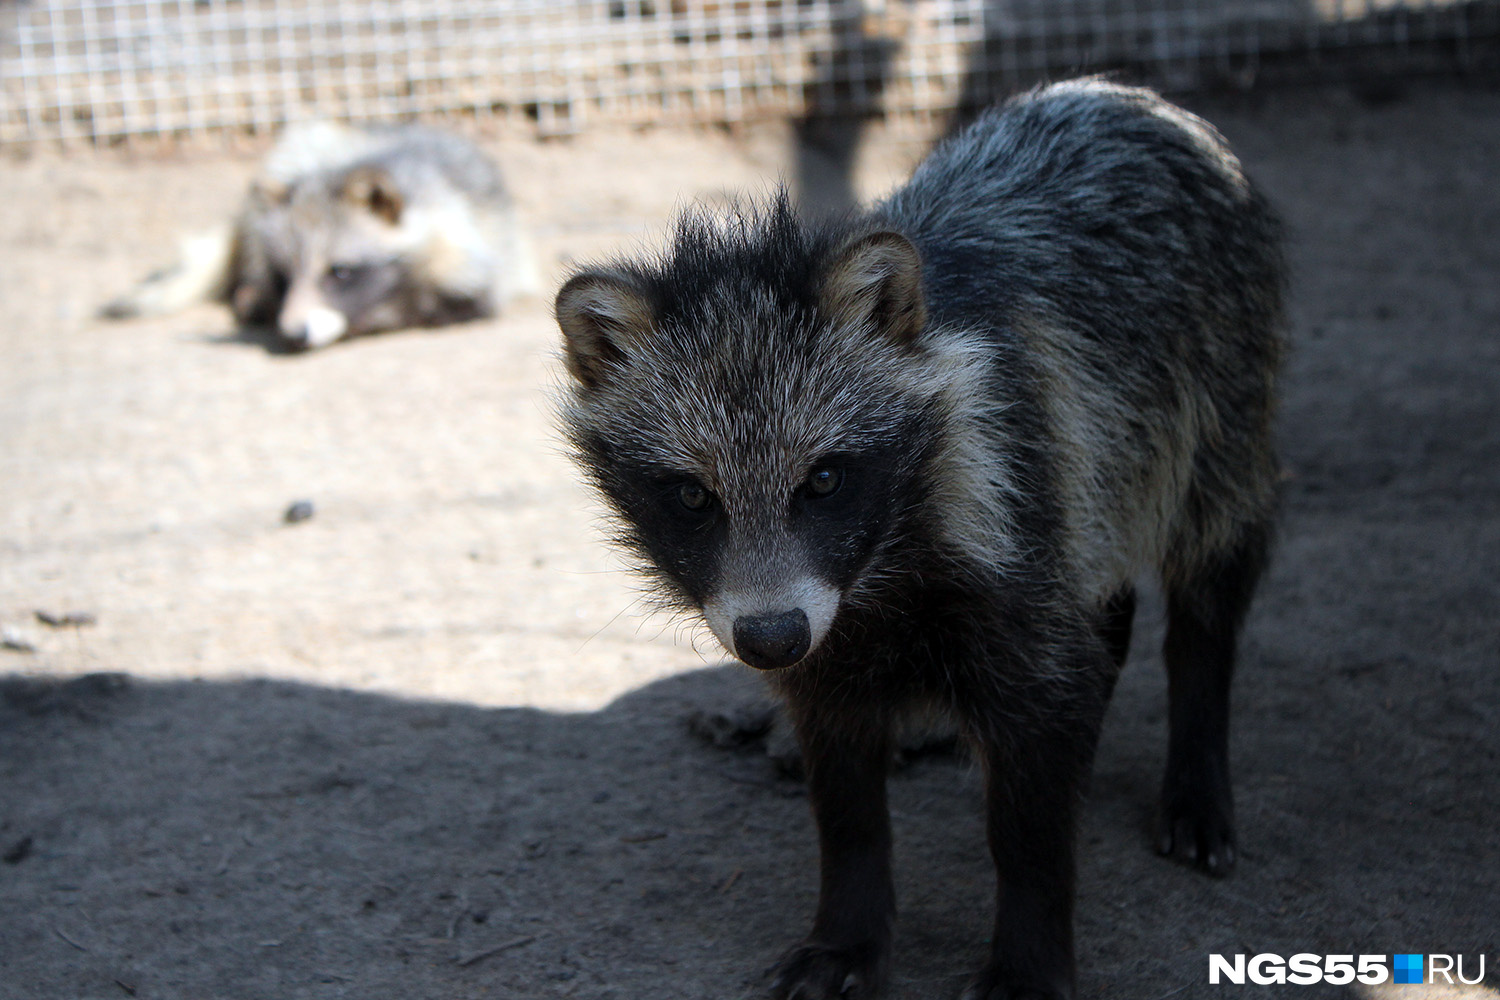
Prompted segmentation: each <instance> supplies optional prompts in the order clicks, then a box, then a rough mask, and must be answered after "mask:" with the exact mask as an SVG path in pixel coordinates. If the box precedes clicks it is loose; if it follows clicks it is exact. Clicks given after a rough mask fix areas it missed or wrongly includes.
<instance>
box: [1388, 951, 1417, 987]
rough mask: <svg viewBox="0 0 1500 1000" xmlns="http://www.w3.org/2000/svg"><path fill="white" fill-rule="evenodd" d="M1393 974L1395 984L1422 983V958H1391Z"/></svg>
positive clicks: (1409, 956)
mask: <svg viewBox="0 0 1500 1000" xmlns="http://www.w3.org/2000/svg"><path fill="white" fill-rule="evenodd" d="M1391 973H1392V975H1391V982H1393V983H1420V982H1421V981H1422V956H1421V955H1393V956H1391Z"/></svg>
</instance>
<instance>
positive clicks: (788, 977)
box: [771, 943, 885, 1000]
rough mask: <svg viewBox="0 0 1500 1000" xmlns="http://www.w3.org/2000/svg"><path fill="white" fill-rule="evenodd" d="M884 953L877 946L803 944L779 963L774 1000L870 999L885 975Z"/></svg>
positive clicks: (881, 983) (773, 981) (774, 987)
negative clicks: (836, 946)
mask: <svg viewBox="0 0 1500 1000" xmlns="http://www.w3.org/2000/svg"><path fill="white" fill-rule="evenodd" d="M884 973H885V968H884V961H883V955H882V953H881V952H880V950H879V949H877V948H875V947H874V946H868V947H860V948H830V947H827V946H825V945H819V944H812V943H808V944H802V945H798V946H797V947H796V948H793V949H792V950H791V951H790V952H788V953H787V955H786V956H785V957H784V958H782V960H781V961H780V962H778V963H777V965H776V970H775V974H774V976H773V978H772V980H771V996H772V997H774V998H775V1000H870V998H872V997H875V996H878V995H879V993H880V988H881V986H882V985H883V981H884V978H885V975H884Z"/></svg>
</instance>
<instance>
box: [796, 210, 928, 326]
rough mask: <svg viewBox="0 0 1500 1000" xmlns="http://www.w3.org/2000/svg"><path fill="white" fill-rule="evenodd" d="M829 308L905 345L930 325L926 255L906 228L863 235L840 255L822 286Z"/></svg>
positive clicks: (821, 293)
mask: <svg viewBox="0 0 1500 1000" xmlns="http://www.w3.org/2000/svg"><path fill="white" fill-rule="evenodd" d="M819 297H820V299H821V301H822V306H823V308H824V309H825V310H826V311H827V312H828V313H829V314H830V315H832V316H833V317H835V318H837V319H840V320H843V321H844V322H846V323H849V324H851V325H856V326H858V325H863V324H866V323H868V324H869V325H870V326H871V328H872V329H874V331H875V332H876V333H877V334H879V335H881V336H883V337H886V338H887V339H889V340H890V341H892V342H893V343H896V344H899V345H901V346H903V347H906V346H910V345H911V344H912V343H913V342H914V341H915V340H916V339H917V337H918V336H919V335H920V334H921V332H922V329H923V327H925V326H926V325H927V305H926V303H925V302H924V301H923V299H922V258H921V257H920V256H919V255H918V254H917V248H916V247H914V246H912V245H911V241H910V240H908V239H907V238H906V237H905V236H902V235H901V234H900V233H891V232H880V233H871V234H870V235H868V236H861V237H860V238H859V239H857V240H855V241H853V242H852V243H850V244H849V245H848V246H846V247H844V249H843V250H841V251H839V254H838V256H837V257H836V258H835V259H834V262H833V266H832V267H830V268H829V269H828V272H827V274H826V275H824V277H823V284H822V286H821V287H820V289H819Z"/></svg>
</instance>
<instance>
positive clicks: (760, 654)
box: [734, 608, 812, 670]
mask: <svg viewBox="0 0 1500 1000" xmlns="http://www.w3.org/2000/svg"><path fill="white" fill-rule="evenodd" d="M810 645H812V630H811V629H809V628H808V627H807V615H806V614H805V613H804V612H803V610H802V609H801V608H793V609H792V610H791V611H783V612H782V613H781V614H779V615H761V616H759V617H750V616H749V615H746V616H745V617H744V618H737V619H735V622H734V652H735V655H736V656H738V657H739V658H740V659H742V660H744V661H745V662H746V663H748V664H750V665H751V666H752V667H755V668H756V669H757V670H779V669H781V668H782V667H790V666H791V665H792V664H793V663H796V662H797V661H798V660H800V659H802V658H803V657H804V656H806V655H807V647H808V646H810Z"/></svg>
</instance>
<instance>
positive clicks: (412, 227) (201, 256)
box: [101, 122, 537, 349]
mask: <svg viewBox="0 0 1500 1000" xmlns="http://www.w3.org/2000/svg"><path fill="white" fill-rule="evenodd" d="M536 288H537V278H536V272H535V267H534V263H533V261H532V259H531V255H530V251H529V248H528V246H527V242H526V239H525V237H524V235H523V233H522V231H521V228H520V225H519V223H518V221H517V218H516V211H515V206H514V204H513V202H512V200H511V197H510V193H509V192H508V191H507V190H506V187H505V183H504V180H503V178H502V177H501V174H500V170H499V168H498V167H497V166H496V165H495V163H494V161H492V160H491V159H490V158H489V157H488V156H486V155H485V154H484V153H483V152H481V151H480V150H479V149H478V148H477V147H476V146H475V145H474V144H473V143H471V142H469V141H468V140H466V139H463V138H460V137H459V136H456V135H450V134H448V133H444V132H440V131H436V130H433V129H429V128H422V127H417V126H394V127H387V128H353V127H349V126H344V125H337V124H332V123H326V122H322V123H308V124H303V125H297V126H293V127H291V128H290V129H288V130H287V131H286V133H285V134H284V135H283V136H282V137H281V139H280V140H279V141H278V142H277V144H276V146H275V148H274V149H273V150H272V151H271V153H270V155H269V156H268V157H267V159H266V161H265V163H264V164H263V165H262V168H261V171H260V175H259V176H258V177H257V179H256V180H255V181H254V182H253V183H252V185H251V187H250V191H249V194H248V195H247V196H246V198H245V201H244V204H243V205H242V206H241V208H240V210H239V213H238V214H237V215H236V216H235V218H234V219H233V221H232V222H230V223H229V224H228V225H226V226H223V227H221V228H220V229H218V230H215V231H214V232H211V233H207V234H203V235H199V236H196V237H193V238H191V239H189V240H187V241H185V243H184V246H183V249H182V254H181V259H180V260H179V261H178V263H176V264H174V265H172V266H171V267H168V268H166V269H164V270H161V271H158V272H156V273H154V274H152V275H150V276H148V277H147V278H146V279H145V280H143V281H142V282H141V283H140V284H139V285H137V286H136V287H135V288H133V289H132V290H131V291H129V292H128V293H126V294H125V295H122V296H120V297H119V298H117V299H114V300H113V301H111V302H109V303H107V304H106V305H105V306H104V307H103V309H102V310H101V313H102V314H103V315H105V316H108V317H111V318H117V319H118V318H126V317H133V316H156V315H163V314H165V313H169V312H173V311H176V310H178V309H182V308H184V307H186V306H188V305H191V304H193V303H196V302H202V301H216V302H223V303H224V304H226V305H228V306H229V307H230V309H231V310H233V312H234V316H235V319H236V320H237V321H238V322H239V323H240V324H242V325H244V326H248V327H257V326H273V327H274V329H275V331H276V333H277V334H278V335H279V337H280V338H281V340H282V341H283V342H284V344H285V346H287V347H291V348H293V349H311V348H317V347H326V346H327V345H329V344H331V343H333V342H334V341H337V340H341V339H343V338H345V337H350V336H354V335H357V334H364V333H374V332H377V331H380V330H393V329H399V328H403V327H413V326H441V325H444V324H448V323H456V322H461V321H464V320H470V319H476V318H480V317H485V316H490V315H493V314H495V313H496V312H497V311H498V310H499V309H501V308H502V307H503V306H504V305H505V304H506V303H507V302H509V301H510V300H511V299H513V298H514V297H516V296H518V295H524V294H528V293H533V292H535V291H536Z"/></svg>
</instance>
